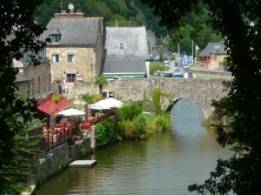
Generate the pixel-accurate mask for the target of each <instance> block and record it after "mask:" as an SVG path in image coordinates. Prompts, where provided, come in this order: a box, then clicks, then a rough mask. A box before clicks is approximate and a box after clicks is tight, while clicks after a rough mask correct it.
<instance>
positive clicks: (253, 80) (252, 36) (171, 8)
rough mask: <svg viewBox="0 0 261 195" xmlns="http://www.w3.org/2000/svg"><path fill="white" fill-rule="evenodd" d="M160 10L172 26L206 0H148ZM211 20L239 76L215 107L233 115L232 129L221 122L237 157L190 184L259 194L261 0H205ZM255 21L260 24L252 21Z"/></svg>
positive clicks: (222, 138) (224, 140)
mask: <svg viewBox="0 0 261 195" xmlns="http://www.w3.org/2000/svg"><path fill="white" fill-rule="evenodd" d="M144 1H146V2H148V3H150V4H151V5H153V6H154V7H155V9H156V12H157V13H159V14H160V15H161V17H162V20H163V22H164V23H165V24H168V26H169V27H171V26H173V25H176V24H178V20H179V21H180V19H181V18H182V17H183V16H184V14H185V13H187V12H188V11H191V10H192V9H194V10H197V9H198V8H200V7H202V1H200V0H190V1H183V0H166V1H164V2H162V1H161V2H158V1H156V0H144ZM204 3H205V4H206V5H204V7H207V8H208V10H209V12H210V16H211V24H212V25H213V27H214V28H215V29H218V30H219V31H220V32H221V33H222V36H223V37H226V42H225V44H226V46H227V48H229V54H230V57H229V60H228V70H229V71H231V72H232V75H233V80H232V81H231V82H229V83H227V86H228V87H229V93H228V94H227V96H226V97H224V98H223V99H222V100H220V101H219V102H217V103H215V104H214V105H215V106H216V107H218V108H220V109H221V110H223V109H224V111H225V114H226V116H227V117H229V119H230V121H229V130H227V129H226V127H225V126H222V125H220V126H218V128H217V135H218V142H219V143H220V144H221V145H222V146H226V145H230V146H232V148H233V151H234V155H233V156H232V157H231V158H230V159H227V160H218V162H217V166H216V169H215V170H214V171H213V172H211V174H210V178H209V179H208V180H206V181H205V182H204V184H201V185H199V184H194V185H191V186H189V190H190V191H197V192H198V193H200V194H209V193H210V194H230V192H233V193H234V194H238V195H246V194H247V195H248V194H257V193H258V192H259V191H260V182H259V180H260V179H259V178H260V174H259V173H260V168H259V167H260V165H261V159H260V148H261V147H260V143H261V131H260V116H261V106H260V105H261V97H260V96H261V84H260V83H261V72H260V69H261V53H260V40H261V28H260V21H261V20H260V19H261V18H260V17H261V15H260V11H259V10H260V6H261V2H260V1H252V0H245V1H231V0H222V1H220V0H204ZM252 23H254V25H251V24H252Z"/></svg>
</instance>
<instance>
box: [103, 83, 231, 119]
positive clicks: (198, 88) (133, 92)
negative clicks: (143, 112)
mask: <svg viewBox="0 0 261 195" xmlns="http://www.w3.org/2000/svg"><path fill="white" fill-rule="evenodd" d="M224 81H225V80H224V79H221V78H220V79H192V80H185V79H182V80H175V79H173V78H149V79H148V78H147V79H126V80H112V81H109V83H108V85H107V86H106V87H104V90H105V91H111V92H114V95H115V97H118V98H120V99H122V100H123V101H128V100H142V99H143V97H144V94H146V95H149V94H151V92H152V90H153V89H154V88H159V89H160V90H161V91H162V92H163V93H165V94H169V96H170V97H169V98H163V99H162V105H163V107H164V108H165V109H167V107H168V106H169V105H170V104H171V102H172V103H173V102H175V101H177V100H178V99H180V98H188V99H190V100H192V101H193V102H195V103H197V104H199V106H200V107H201V109H202V110H203V112H204V114H205V117H208V116H209V114H211V112H212V111H213V110H214V108H213V106H212V105H211V104H212V102H213V100H219V99H220V98H222V97H224V96H225V95H226V94H227V90H226V89H225V86H224V85H223V82H224ZM170 98H172V100H171V102H170V100H169V99H170Z"/></svg>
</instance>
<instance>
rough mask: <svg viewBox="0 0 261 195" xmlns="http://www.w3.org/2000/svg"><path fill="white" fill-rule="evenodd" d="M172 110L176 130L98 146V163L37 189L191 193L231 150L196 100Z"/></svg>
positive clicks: (55, 194)
mask: <svg viewBox="0 0 261 195" xmlns="http://www.w3.org/2000/svg"><path fill="white" fill-rule="evenodd" d="M171 114H172V121H173V124H174V130H173V132H167V133H164V134H158V135H155V136H153V137H151V138H150V139H148V140H146V141H132V142H124V143H119V144H117V145H114V146H111V147H109V148H106V149H103V150H100V151H97V152H96V155H95V158H96V160H97V165H96V166H95V167H94V168H92V169H88V168H69V169H67V170H65V171H64V172H63V173H61V174H59V175H58V176H56V177H54V178H53V179H51V180H50V181H48V182H47V183H46V184H44V185H43V186H42V187H41V188H40V190H39V191H38V192H37V193H36V194H37V195H63V194H70V195H72V194H73V195H76V194H91V195H93V194H97V195H100V194H106V195H107V194H109V195H118V194H126V195H127V194H136V195H137V194H138V195H151V194H152V195H154V194H155V195H158V194H166V195H173V194H177V195H183V194H191V193H189V192H188V191H187V186H188V185H189V184H192V183H195V182H203V181H204V180H205V179H207V178H208V176H209V172H210V171H211V170H213V169H214V167H215V165H216V160H217V158H219V157H224V156H227V154H228V152H227V151H225V150H223V149H222V148H220V147H219V146H218V144H217V143H216V141H215V136H214V134H211V133H209V132H208V131H206V130H205V129H204V128H202V127H201V125H200V124H201V122H202V120H203V118H204V116H203V113H202V111H201V110H200V109H199V108H198V107H197V105H195V104H193V103H191V102H190V101H188V100H186V99H182V100H180V101H179V102H178V103H177V104H176V106H175V107H174V108H173V109H172V112H171Z"/></svg>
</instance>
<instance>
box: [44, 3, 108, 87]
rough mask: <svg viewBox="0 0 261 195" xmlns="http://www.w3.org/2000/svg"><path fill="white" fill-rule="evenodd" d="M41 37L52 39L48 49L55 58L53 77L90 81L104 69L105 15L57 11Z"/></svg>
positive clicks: (53, 58)
mask: <svg viewBox="0 0 261 195" xmlns="http://www.w3.org/2000/svg"><path fill="white" fill-rule="evenodd" d="M41 39H43V40H46V39H47V40H48V44H47V48H46V53H47V57H48V58H49V59H50V61H51V81H52V82H54V81H55V80H60V81H66V82H69V83H74V82H76V81H79V82H82V81H89V80H91V79H92V78H93V77H95V76H97V75H99V74H100V73H101V67H102V64H103V59H104V24H103V18H101V17H85V16H84V15H83V13H80V12H74V8H73V7H69V11H68V12H62V13H56V14H55V16H54V18H52V19H51V20H50V22H49V23H48V25H47V30H46V31H45V32H44V33H43V34H42V35H41Z"/></svg>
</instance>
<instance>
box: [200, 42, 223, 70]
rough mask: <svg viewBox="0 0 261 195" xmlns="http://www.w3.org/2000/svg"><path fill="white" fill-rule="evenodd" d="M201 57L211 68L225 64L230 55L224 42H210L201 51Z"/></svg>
mask: <svg viewBox="0 0 261 195" xmlns="http://www.w3.org/2000/svg"><path fill="white" fill-rule="evenodd" d="M199 57H200V58H201V61H202V62H203V64H204V65H205V66H207V67H208V68H209V69H216V68H219V67H221V66H223V65H224V60H225V58H227V57H228V55H227V51H226V49H225V45H224V43H223V42H210V43H208V45H207V46H206V47H205V48H204V49H203V50H202V51H201V52H200V54H199Z"/></svg>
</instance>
